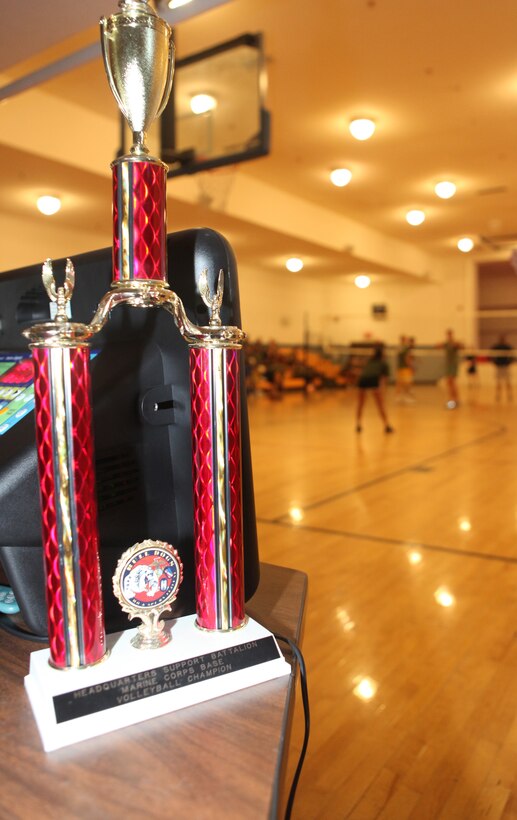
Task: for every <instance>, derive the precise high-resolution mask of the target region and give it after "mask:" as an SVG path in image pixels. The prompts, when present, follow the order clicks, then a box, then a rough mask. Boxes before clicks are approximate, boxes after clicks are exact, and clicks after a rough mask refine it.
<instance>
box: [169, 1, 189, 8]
mask: <svg viewBox="0 0 517 820" xmlns="http://www.w3.org/2000/svg"><path fill="white" fill-rule="evenodd" d="M191 2H192V0H169V2H168V3H167V5H168V7H169V8H170V9H179V8H180V7H181V6H186V5H187V4H188V3H191Z"/></svg>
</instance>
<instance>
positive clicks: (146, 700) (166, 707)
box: [25, 615, 291, 752]
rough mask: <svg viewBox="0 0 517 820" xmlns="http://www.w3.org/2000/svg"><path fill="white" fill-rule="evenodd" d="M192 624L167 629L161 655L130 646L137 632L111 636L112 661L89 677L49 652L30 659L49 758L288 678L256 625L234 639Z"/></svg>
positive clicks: (269, 638)
mask: <svg viewBox="0 0 517 820" xmlns="http://www.w3.org/2000/svg"><path fill="white" fill-rule="evenodd" d="M194 620H195V615H187V616H186V617H184V618H179V619H178V620H176V621H168V622H166V624H165V629H166V630H168V629H170V628H171V625H172V633H171V634H172V640H171V642H170V643H169V644H167V646H164V647H161V648H160V649H150V650H139V649H135V648H134V647H133V646H131V643H130V640H131V638H132V637H133V636H134V635H135V633H136V629H128V630H126V631H125V632H117V633H116V634H114V635H108V637H107V643H108V648H109V649H110V655H109V657H108V658H107V659H106V660H105V661H103V662H102V663H99V664H97V665H95V666H91V667H89V668H87V669H81V670H76V669H72V670H59V669H54V668H52V667H51V666H50V665H49V657H50V653H49V650H48V649H42V650H39V651H38V652H32V654H31V659H30V671H29V674H28V675H27V677H26V678H25V688H26V690H27V694H28V696H29V700H30V702H31V706H32V710H33V712H34V716H35V718H36V723H37V724H38V729H39V732H40V735H41V739H42V741H43V747H44V749H45V751H46V752H50V751H53V750H54V749H60V748H61V747H63V746H69V745H71V744H72V743H77V742H79V741H80V740H86V739H87V738H91V737H97V735H102V734H105V733H107V732H112V731H114V730H115V729H121V728H122V727H124V726H130V725H132V724H133V723H139V722H140V721H143V720H147V719H148V718H152V717H157V716H158V715H163V714H166V713H167V712H174V711H176V710H177V709H183V707H185V706H191V705H192V704H194V703H201V702H202V701H205V700H210V699H211V698H216V697H219V695H225V694H228V693H229V692H236V691H237V690H238V689H245V688H246V687H248V686H254V685H255V684H257V683H262V682H263V681H267V680H272V679H273V678H279V677H282V676H283V675H288V674H289V673H290V671H291V667H290V666H289V664H288V663H287V662H286V661H285V660H284V657H283V655H282V653H281V652H280V650H279V648H278V645H277V643H276V641H275V639H274V637H273V635H272V634H271V632H268V630H267V629H265V628H264V627H263V626H260V624H258V623H257V622H256V621H253V620H252V619H250V620H249V622H248V623H247V624H246V626H244V627H242V629H239V630H236V631H235V632H202V631H200V630H199V629H197V628H196V626H195V625H194Z"/></svg>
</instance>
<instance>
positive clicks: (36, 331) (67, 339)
mask: <svg viewBox="0 0 517 820" xmlns="http://www.w3.org/2000/svg"><path fill="white" fill-rule="evenodd" d="M46 267H47V271H46V273H47V281H46V282H45V284H46V285H47V289H48V290H49V294H50V295H51V298H52V299H53V300H54V301H58V314H57V316H56V320H55V321H54V322H48V323H46V324H44V325H36V326H35V327H32V328H30V329H29V330H28V331H26V335H27V336H28V338H29V339H30V341H31V348H32V355H33V361H34V393H35V402H36V411H35V419H36V443H37V450H38V470H39V479H40V498H41V511H42V530H43V550H44V559H45V570H46V597H47V608H48V629H49V643H50V656H51V663H52V664H53V665H54V666H56V667H58V668H61V669H67V668H81V667H85V666H89V665H90V664H94V663H97V662H98V661H100V660H101V659H102V658H103V657H104V655H105V653H106V637H105V631H104V613H103V603H102V592H101V576H100V565H99V553H98V549H99V536H98V528H97V504H96V496H95V469H94V454H93V431H92V405H91V390H90V371H89V353H90V352H89V349H88V345H87V344H86V342H85V338H86V336H87V335H88V328H87V327H85V326H84V325H78V324H75V323H73V322H69V321H68V319H67V317H66V312H65V311H66V301H65V299H64V297H63V290H64V289H63V288H60V289H59V291H56V289H55V285H54V282H53V278H52V274H51V268H50V284H49V263H48V262H47V263H46ZM44 269H45V268H44ZM70 270H71V271H72V277H71V278H72V282H73V269H72V268H71V264H70V266H69V267H67V282H68V275H69V274H70ZM44 281H45V276H44ZM52 288H53V290H52ZM71 289H72V286H70V287H69V295H68V298H69V296H70V295H71ZM60 292H61V293H60Z"/></svg>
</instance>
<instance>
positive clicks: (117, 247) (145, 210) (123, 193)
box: [112, 158, 167, 285]
mask: <svg viewBox="0 0 517 820" xmlns="http://www.w3.org/2000/svg"><path fill="white" fill-rule="evenodd" d="M112 168H113V282H114V283H116V284H124V285H130V284H131V283H134V282H142V281H143V282H149V281H153V282H166V280H167V273H166V258H165V256H166V189H165V186H166V173H167V169H166V166H165V165H164V164H163V163H161V162H159V161H152V160H137V159H133V160H132V159H127V158H123V159H119V160H116V161H115V162H114V163H113V165H112Z"/></svg>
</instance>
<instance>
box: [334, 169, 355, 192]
mask: <svg viewBox="0 0 517 820" xmlns="http://www.w3.org/2000/svg"><path fill="white" fill-rule="evenodd" d="M351 179H352V171H349V170H348V168H334V170H333V171H331V173H330V181H331V182H332V184H333V185H335V186H336V188H344V187H345V185H348V183H349V182H350V180H351Z"/></svg>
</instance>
